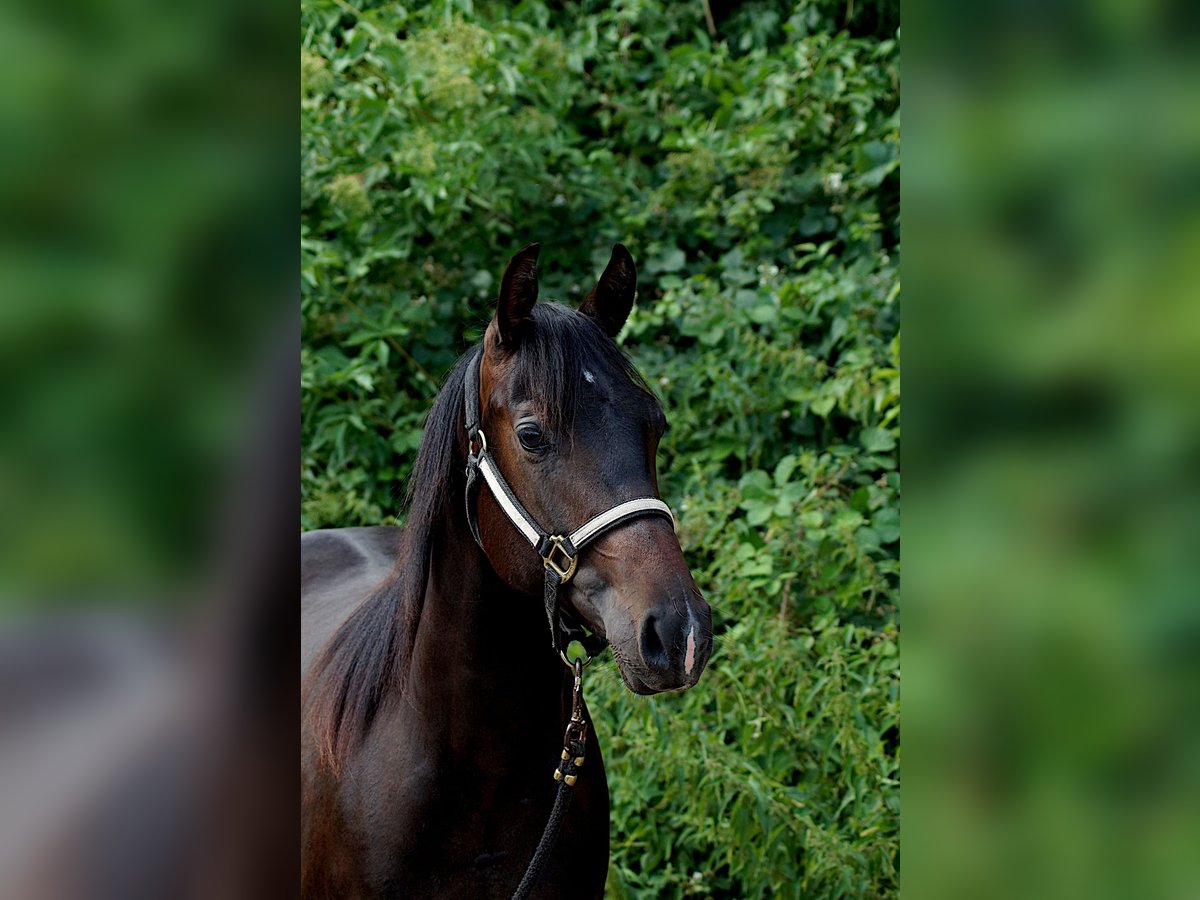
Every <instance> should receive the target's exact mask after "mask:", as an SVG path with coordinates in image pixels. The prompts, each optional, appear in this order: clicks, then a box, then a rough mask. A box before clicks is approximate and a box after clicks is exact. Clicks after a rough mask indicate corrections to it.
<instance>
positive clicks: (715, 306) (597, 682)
mask: <svg viewBox="0 0 1200 900" xmlns="http://www.w3.org/2000/svg"><path fill="white" fill-rule="evenodd" d="M709 11H710V12H711V26H712V27H711V28H710V24H709V20H708V17H707V16H706V13H705V5H704V4H703V3H702V2H695V3H686V4H660V3H649V2H637V0H635V2H622V3H553V4H551V3H543V2H524V3H519V4H516V5H511V4H503V3H471V2H469V0H457V2H449V3H436V4H431V5H429V6H427V7H417V6H414V7H412V8H411V9H410V8H406V7H403V6H400V5H398V4H395V3H378V4H376V3H363V4H357V5H356V4H354V3H352V2H348V0H312V2H305V3H304V4H303V5H302V21H301V59H300V63H301V73H302V79H303V84H302V89H303V96H302V100H301V115H302V134H301V167H302V170H301V247H302V254H303V256H302V270H301V272H302V278H303V282H302V289H303V294H302V298H303V299H302V320H303V321H302V328H303V340H302V350H301V361H302V379H303V397H302V407H303V409H302V417H303V418H302V428H303V440H302V488H303V492H302V517H301V518H302V524H303V526H304V527H305V528H318V527H330V526H349V525H364V524H386V523H392V522H395V521H396V516H397V514H398V513H399V512H400V498H401V496H402V492H403V488H404V484H405V479H406V477H407V475H408V472H409V468H410V466H411V464H412V462H413V458H414V456H415V450H416V448H417V445H418V442H419V440H420V436H421V429H422V421H423V418H424V415H425V413H426V411H427V410H428V408H429V405H430V402H431V400H432V398H433V396H434V394H435V393H436V390H437V387H438V385H439V384H440V381H441V378H442V377H443V375H444V373H445V372H446V370H447V369H448V367H449V365H450V364H451V362H452V361H453V360H454V359H455V358H456V357H457V356H458V355H459V354H460V353H461V352H462V351H463V350H465V349H466V348H467V347H468V346H469V345H470V343H472V342H473V341H474V340H476V339H477V338H478V337H479V336H480V334H481V331H482V328H483V327H484V326H485V325H486V323H487V320H488V318H489V317H490V315H491V310H492V302H493V300H494V297H495V295H496V289H497V283H498V278H499V274H500V271H501V269H502V267H503V264H504V262H505V260H506V259H507V258H508V257H509V256H510V255H511V254H512V253H513V252H515V251H516V250H517V249H518V248H520V247H521V246H523V245H524V244H526V243H528V242H530V241H535V240H536V241H541V242H542V243H543V251H542V257H541V267H542V279H541V280H542V296H543V297H550V298H557V299H562V300H564V301H567V302H577V301H578V300H579V299H581V298H582V296H583V293H584V292H586V290H587V289H588V288H589V287H590V286H591V284H592V283H594V280H595V278H596V276H597V275H598V273H599V272H600V270H601V269H602V267H603V265H604V263H605V261H606V260H607V258H608V253H609V250H610V248H611V246H612V244H613V242H614V241H622V242H624V243H626V244H627V245H628V246H629V247H630V249H631V250H632V252H633V254H634V256H635V258H636V260H637V262H638V267H639V274H640V289H639V300H638V306H637V309H636V311H635V313H634V314H633V316H632V318H631V320H630V322H629V324H628V325H627V327H626V328H625V330H624V332H623V334H622V335H621V343H622V344H623V346H624V347H625V349H626V350H627V351H628V352H629V353H630V354H631V355H632V356H633V358H634V360H635V361H636V362H637V364H638V366H639V367H640V368H641V370H642V371H643V372H644V373H645V374H646V376H647V377H648V379H649V380H650V382H651V384H652V385H653V387H654V388H655V390H656V391H657V392H658V393H659V395H660V396H661V398H662V400H663V403H664V406H665V408H666V410H667V413H668V416H669V418H670V421H671V430H670V431H669V432H668V434H667V436H666V438H665V440H664V442H663V446H662V450H661V453H660V458H659V467H660V472H661V479H660V483H661V488H662V493H663V496H664V497H665V498H666V499H667V500H668V501H669V502H670V503H671V504H672V506H673V507H674V508H675V510H676V511H677V513H678V515H679V520H680V539H681V542H682V544H683V547H684V551H685V553H686V555H687V558H688V561H689V563H690V564H691V566H692V568H693V571H694V573H695V576H696V581H697V583H698V584H699V585H700V586H701V589H702V590H703V591H704V593H705V595H706V596H707V597H708V598H709V599H710V601H712V603H713V605H714V611H715V628H716V632H717V646H716V650H715V653H714V656H713V659H712V663H711V665H710V668H709V670H708V672H707V673H706V674H705V676H704V678H703V679H702V681H701V683H700V685H699V686H698V687H697V688H696V689H695V690H693V691H691V692H689V693H687V694H685V695H681V696H664V697H659V698H652V699H643V698H637V697H634V696H633V695H631V694H629V693H627V692H626V691H625V690H624V688H623V687H621V685H620V682H619V679H618V677H617V675H616V673H615V671H612V669H611V663H606V664H605V665H604V666H601V668H600V670H599V671H598V672H597V673H596V675H595V677H593V678H592V679H591V681H590V684H589V700H590V703H591V704H592V708H593V712H594V715H595V718H596V722H597V725H598V728H599V731H600V735H601V740H602V741H603V742H604V745H605V754H606V760H607V761H608V765H609V768H610V779H611V786H612V796H613V829H612V841H613V853H612V865H611V870H610V874H609V880H608V890H609V894H610V896H613V897H638V898H650V897H728V898H732V897H836V896H854V897H871V896H894V895H895V893H896V882H897V869H898V864H899V851H898V843H897V838H898V814H899V805H898V760H899V749H898V748H899V712H898V659H897V645H898V632H897V626H898V612H897V603H898V583H899V560H898V553H899V546H898V540H899V510H898V499H899V492H900V477H899V473H898V471H897V466H896V459H897V446H898V439H899V409H900V407H899V315H898V312H899V299H898V298H899V281H898V274H897V264H898V232H897V228H898V197H899V177H898V163H899V126H898V103H899V98H898V89H899V83H898V82H899V51H898V44H897V28H898V21H897V11H896V9H895V7H894V6H893V5H892V4H882V3H871V2H867V3H856V4H852V5H849V6H848V5H846V4H843V3H840V2H839V3H833V2H812V3H802V4H790V3H779V2H756V3H742V4H713V5H712V7H710V9H709ZM714 31H715V35H714V34H713V32H714ZM605 666H607V667H608V668H606V667H605Z"/></svg>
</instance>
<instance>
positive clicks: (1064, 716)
mask: <svg viewBox="0 0 1200 900" xmlns="http://www.w3.org/2000/svg"><path fill="white" fill-rule="evenodd" d="M1198 26H1200V17H1198V16H1197V7H1196V5H1195V4H1170V3H1151V4H1142V3H1129V2H1112V3H1102V4H1053V3H1047V4H1011V3H996V2H984V3H978V4H970V5H964V4H949V3H942V4H936V3H935V4H931V3H917V4H913V5H911V6H909V7H906V8H905V20H904V27H905V30H906V36H907V38H908V41H907V49H908V51H909V53H908V56H907V66H906V70H905V123H904V124H905V129H906V135H907V137H908V140H907V143H906V154H907V159H906V167H905V181H904V190H903V205H904V217H905V225H904V228H905V231H904V241H905V247H906V251H907V252H906V255H905V272H904V274H905V280H906V285H905V286H906V292H907V294H908V297H909V299H910V302H909V303H908V304H907V305H906V308H905V327H906V331H907V336H908V342H907V344H906V347H905V352H906V359H905V363H906V365H905V382H904V389H905V397H906V401H907V402H906V407H905V413H906V419H905V436H906V443H905V458H904V461H905V474H906V478H907V479H908V494H907V496H906V499H905V505H904V553H905V564H906V596H905V600H906V606H905V646H904V710H905V717H906V724H907V730H906V732H905V751H906V757H905V773H904V789H903V794H904V820H903V829H902V831H903V843H904V848H905V870H904V877H903V880H902V882H903V891H904V893H905V894H906V895H909V896H913V897H921V898H960V897H975V898H992V897H997V898H998V897H1022V898H1042V897H1045V898H1056V900H1057V898H1075V897H1079V898H1092V900H1096V898H1126V897H1136V898H1185V897H1197V896H1200V852H1198V848H1200V367H1198V364H1200V286H1198V285H1200V279H1198V277H1197V276H1198V275H1200V116H1197V110H1200V65H1198V64H1197V60H1200V54H1198V53H1197V48H1198V46H1200V42H1198V40H1197V38H1198V36H1200V29H1198Z"/></svg>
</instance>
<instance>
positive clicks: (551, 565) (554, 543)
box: [542, 534, 579, 584]
mask: <svg viewBox="0 0 1200 900" xmlns="http://www.w3.org/2000/svg"><path fill="white" fill-rule="evenodd" d="M549 540H550V552H549V553H547V554H546V555H545V556H543V557H542V565H543V566H544V567H545V568H547V569H550V570H552V571H553V572H554V573H555V574H556V575H557V576H558V577H559V579H560V582H559V583H560V584H566V583H567V582H568V581H570V580H571V576H572V575H574V574H575V566H576V565H577V564H578V563H579V555H578V554H576V555H575V556H571V555H570V554H569V553H567V551H566V550H564V549H563V545H562V543H563V541H565V540H566V538H565V537H564V536H563V535H561V534H552V535H550V538H549ZM555 552H558V553H561V554H562V558H563V560H564V564H565V565H566V568H565V569H564V568H562V566H560V565H559V564H558V563H556V562H555V561H554V554H555Z"/></svg>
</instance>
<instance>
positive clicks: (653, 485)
mask: <svg viewBox="0 0 1200 900" xmlns="http://www.w3.org/2000/svg"><path fill="white" fill-rule="evenodd" d="M538 251H539V245H537V244H531V245H530V246H528V247H526V248H525V249H523V250H521V251H520V252H519V253H517V254H516V255H515V256H514V257H513V258H512V260H511V261H510V262H509V264H508V266H507V268H506V270H505V272H504V276H503V278H502V279H501V285H500V296H499V299H498V302H497V304H496V312H495V315H494V316H493V318H492V320H491V323H490V324H489V325H488V328H487V331H486V333H485V336H484V341H483V351H482V357H481V360H480V363H479V407H480V415H481V420H480V421H481V425H482V429H483V431H484V432H485V433H486V436H487V444H488V450H489V452H490V454H491V456H492V457H493V459H494V460H495V463H496V464H497V465H498V467H499V469H500V471H502V472H503V474H504V477H505V478H506V479H507V482H508V484H509V485H510V486H511V488H512V491H513V493H514V494H515V496H516V497H517V498H519V500H520V502H521V504H523V505H524V507H525V509H526V510H528V512H529V513H530V514H531V515H532V516H533V518H534V519H536V521H537V522H539V523H542V524H543V525H544V527H545V528H546V529H547V530H549V531H550V532H551V533H555V530H557V533H559V534H568V533H570V531H571V530H572V529H575V528H578V527H579V526H580V525H581V524H582V523H584V522H588V521H589V520H591V519H592V518H593V517H595V516H597V515H599V514H601V513H603V512H605V511H606V510H610V509H612V508H614V507H617V506H618V505H620V504H622V503H625V502H626V501H630V500H633V499H638V498H657V497H658V478H657V473H656V469H655V455H656V453H657V449H658V443H659V440H660V439H661V437H662V435H663V433H664V432H665V430H666V427H667V420H666V416H665V415H664V413H663V410H662V407H661V406H660V405H659V403H658V401H657V400H656V399H655V397H654V395H653V394H652V393H651V392H650V390H649V389H648V388H647V387H646V385H645V383H644V382H643V381H642V380H641V378H640V377H639V376H638V375H637V373H636V371H635V370H634V369H633V366H632V364H631V363H630V362H629V361H628V359H627V357H626V356H625V355H624V354H623V353H622V352H621V351H620V349H619V348H618V347H617V345H616V344H615V343H614V340H613V339H614V338H615V337H616V335H617V333H618V332H619V331H620V329H621V327H622V326H623V325H624V323H625V320H626V318H627V317H628V315H629V312H630V310H631V309H632V307H633V300H634V292H635V290H636V286H637V271H636V268H635V266H634V262H633V258H632V257H631V256H630V254H629V251H628V250H626V249H625V247H623V246H621V245H620V244H618V245H616V246H615V247H614V248H613V253H612V258H611V259H610V260H609V263H608V265H607V267H606V268H605V270H604V272H603V274H602V275H601V276H600V278H599V280H598V281H597V283H596V285H595V287H594V288H593V289H592V290H591V291H590V292H589V293H588V294H587V296H586V298H585V299H584V301H583V303H582V304H581V305H580V306H579V308H578V309H570V308H568V307H565V306H562V305H559V304H556V303H546V302H543V303H540V304H539V303H538V277H537V257H538ZM476 516H477V520H478V524H479V532H480V535H479V536H480V542H481V546H482V547H483V549H484V552H485V553H486V555H487V556H488V558H489V561H490V562H491V565H492V567H493V568H494V569H495V571H496V572H497V574H498V575H499V576H500V578H501V579H502V580H503V581H504V582H505V583H506V584H507V585H508V586H509V587H510V588H512V589H514V590H517V591H520V592H522V593H527V594H533V595H535V596H541V594H542V587H543V576H544V566H543V563H542V561H541V559H539V558H538V556H537V555H536V554H531V553H530V552H529V544H528V542H527V541H526V540H525V538H523V537H522V535H521V534H520V533H519V532H518V530H517V529H516V528H514V526H513V522H512V521H511V516H509V515H507V514H506V513H505V511H504V509H503V508H502V507H501V504H500V502H499V501H498V500H497V498H496V497H495V496H494V494H493V492H491V491H486V490H484V491H480V492H479V495H478V500H477V503H476ZM560 602H561V603H562V604H564V605H565V606H566V607H567V608H568V612H570V613H573V614H574V615H575V616H577V617H578V618H579V619H581V620H582V621H583V623H584V624H586V625H587V627H588V628H589V629H591V630H592V631H594V632H596V633H598V634H600V635H601V636H603V637H605V638H607V640H608V641H609V644H610V645H611V647H612V650H613V656H614V658H615V659H616V661H617V666H618V668H619V670H620V672H621V677H622V678H623V680H624V681H625V684H626V685H627V686H628V687H629V689H630V690H632V691H634V692H635V693H638V694H653V693H657V692H659V691H669V690H683V689H686V688H688V687H691V686H692V685H694V684H695V683H696V681H697V679H699V677H700V673H701V672H702V671H703V669H704V666H705V663H706V662H707V661H708V657H709V654H710V653H711V650H712V612H711V610H710V608H709V606H708V604H707V603H706V602H705V600H704V598H703V597H702V596H701V594H700V591H699V590H698V589H697V587H696V583H695V581H694V580H693V579H692V575H691V572H690V571H689V570H688V566H687V563H686V562H685V561H684V558H683V553H682V551H681V549H680V546H679V541H678V539H677V538H676V536H675V531H674V528H673V527H672V524H671V522H670V521H669V520H668V519H667V518H665V517H664V516H661V515H655V516H640V517H637V518H633V519H630V520H628V521H624V522H622V523H621V524H620V525H619V526H618V527H615V528H613V529H611V530H609V531H607V532H605V533H603V534H602V535H601V536H599V537H598V538H596V539H595V540H594V541H593V542H592V543H590V544H588V546H587V547H586V549H584V550H582V551H581V552H580V553H579V554H578V563H577V568H576V570H575V571H574V574H573V577H572V578H571V580H570V582H569V583H568V584H566V585H565V586H564V590H563V593H562V594H561V596H560Z"/></svg>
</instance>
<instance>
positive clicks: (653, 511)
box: [464, 347, 674, 665]
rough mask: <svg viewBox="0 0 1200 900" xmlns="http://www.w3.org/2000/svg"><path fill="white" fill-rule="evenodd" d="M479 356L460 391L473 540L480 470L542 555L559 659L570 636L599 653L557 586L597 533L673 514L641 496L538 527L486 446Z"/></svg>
mask: <svg viewBox="0 0 1200 900" xmlns="http://www.w3.org/2000/svg"><path fill="white" fill-rule="evenodd" d="M482 359H483V348H482V347H480V348H479V349H478V350H476V352H475V354H474V356H472V357H471V361H470V363H468V364H467V374H466V385H465V388H466V389H465V391H464V405H465V407H466V426H467V490H466V501H467V523H468V524H469V525H470V527H471V534H472V536H474V538H475V543H477V544H479V548H480V549H481V550H482V549H483V541H482V540H481V539H480V537H479V520H478V518H477V517H476V511H475V503H474V500H475V494H476V492H477V491H478V489H479V476H480V474H482V475H483V480H484V481H485V482H487V485H488V487H489V488H491V491H492V495H493V496H494V497H495V498H496V502H497V503H499V504H500V508H501V509H502V510H503V511H504V514H505V515H506V516H507V517H508V519H509V521H511V522H512V523H513V525H514V526H516V529H517V531H519V532H520V533H521V534H522V535H523V536H524V537H525V539H526V540H527V541H529V543H530V545H531V546H532V547H533V549H534V550H535V551H536V552H537V555H538V556H539V557H541V560H542V565H543V567H544V568H545V571H546V576H545V579H544V581H543V587H544V590H543V600H544V601H545V604H546V618H547V620H548V621H549V623H550V635H551V641H552V643H553V646H554V649H555V650H556V651H558V653H559V654H560V655H562V657H563V661H564V662H567V663H568V665H570V663H569V662H568V661H567V658H566V649H567V645H568V644H569V643H570V642H571V641H572V640H578V641H579V642H580V643H582V644H583V647H584V649H585V650H586V651H587V653H588V656H589V657H591V656H595V655H596V654H597V653H599V652H600V650H602V649H603V648H604V643H605V642H604V640H603V639H601V638H599V637H598V636H596V635H592V636H591V637H588V636H587V635H586V634H585V632H584V630H583V628H582V626H581V625H579V624H578V623H576V622H574V621H570V622H567V621H564V614H565V612H566V611H565V610H562V609H560V607H559V604H558V589H559V588H560V587H561V586H562V585H564V584H566V583H567V582H568V581H570V580H571V578H572V576H573V575H574V574H575V567H576V565H577V564H578V562H579V553H580V551H581V550H583V548H584V547H585V546H587V545H588V544H590V543H591V542H592V541H594V540H595V539H596V538H598V537H600V535H602V534H604V533H606V532H608V531H611V530H612V529H613V528H616V527H617V526H618V525H622V524H624V523H625V522H628V521H629V520H630V519H635V518H637V517H639V516H652V515H653V516H665V517H666V518H667V519H668V520H670V521H672V522H674V517H673V516H672V515H671V507H669V506H667V504H665V503H663V502H662V501H661V500H659V499H657V498H656V497H639V498H637V499H634V500H626V501H625V502H624V503H618V504H617V505H616V506H614V507H612V508H611V509H608V510H605V511H604V512H602V513H600V514H599V515H598V516H593V517H592V518H591V519H588V521H587V522H585V523H584V524H583V525H581V526H580V527H579V528H577V529H575V530H574V531H572V532H571V533H570V534H566V535H564V534H551V533H550V532H548V531H547V530H546V529H544V528H542V526H541V525H539V524H538V522H537V520H536V519H535V518H534V517H533V516H531V515H530V514H529V512H528V510H526V509H525V507H524V506H522V505H521V501H520V500H518V499H517V495H516V494H514V493H513V490H512V488H511V487H509V485H508V482H507V481H505V480H504V476H503V475H501V474H500V469H499V467H498V466H497V465H496V461H495V459H493V458H492V455H491V453H490V452H489V451H488V445H487V436H486V435H485V434H484V433H483V429H482V428H481V427H480V419H481V416H482V410H481V409H480V406H479V366H480V361H481V360H482Z"/></svg>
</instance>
